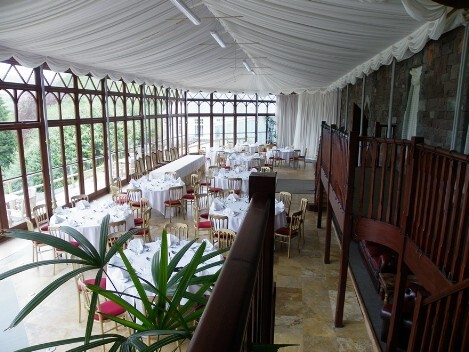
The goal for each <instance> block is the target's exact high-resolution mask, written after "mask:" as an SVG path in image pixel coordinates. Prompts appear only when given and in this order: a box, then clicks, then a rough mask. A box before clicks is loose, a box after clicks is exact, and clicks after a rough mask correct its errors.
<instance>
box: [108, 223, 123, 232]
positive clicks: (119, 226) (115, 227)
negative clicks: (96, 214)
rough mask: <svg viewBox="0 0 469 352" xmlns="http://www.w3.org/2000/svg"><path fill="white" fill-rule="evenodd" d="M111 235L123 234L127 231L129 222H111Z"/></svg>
mask: <svg viewBox="0 0 469 352" xmlns="http://www.w3.org/2000/svg"><path fill="white" fill-rule="evenodd" d="M108 228H109V233H112V232H121V231H126V230H127V222H126V221H125V220H119V221H112V222H109V226H108Z"/></svg>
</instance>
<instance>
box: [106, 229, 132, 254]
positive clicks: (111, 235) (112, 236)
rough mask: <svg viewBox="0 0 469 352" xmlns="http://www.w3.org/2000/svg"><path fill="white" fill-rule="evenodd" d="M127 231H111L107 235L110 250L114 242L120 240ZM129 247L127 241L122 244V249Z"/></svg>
mask: <svg viewBox="0 0 469 352" xmlns="http://www.w3.org/2000/svg"><path fill="white" fill-rule="evenodd" d="M126 233H127V231H116V232H110V233H108V235H107V249H108V250H109V249H110V248H111V247H112V246H114V244H115V243H116V242H117V241H118V240H119V238H120V237H121V236H122V235H124V234H126ZM126 248H127V243H123V244H122V249H126Z"/></svg>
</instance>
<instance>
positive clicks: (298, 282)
mask: <svg viewBox="0 0 469 352" xmlns="http://www.w3.org/2000/svg"><path fill="white" fill-rule="evenodd" d="M276 171H277V172H278V177H279V178H290V179H313V178H314V172H313V166H312V164H310V163H309V164H306V168H305V169H303V168H301V169H296V170H295V169H291V168H288V167H281V168H278V169H277V170H276ZM302 197H305V198H307V199H308V200H309V201H311V200H312V195H311V194H305V195H301V194H293V202H292V207H291V209H292V210H296V209H299V203H300V199H301V198H302ZM180 220H181V221H182V218H181V219H180ZM178 221H179V220H178ZM185 221H186V222H187V223H189V224H192V217H191V214H190V213H189V217H188V219H186V220H185ZM151 222H152V228H151V235H152V237H153V238H155V237H157V236H158V235H159V234H160V233H161V230H162V228H163V226H164V224H165V220H164V218H163V217H162V216H161V215H157V214H153V215H152V220H151ZM305 224H306V226H305V234H306V236H305V238H306V243H305V245H304V246H302V247H301V254H298V252H297V251H296V242H295V241H296V240H294V241H293V242H294V243H293V248H295V249H294V250H292V252H291V258H290V259H288V258H287V253H286V248H285V247H284V248H277V250H276V252H275V267H274V274H275V281H276V284H277V303H276V320H275V324H276V327H275V342H276V343H291V344H297V346H292V347H288V348H284V349H282V350H281V351H285V352H290V351H295V352H302V351H304V352H306V351H308V352H309V351H328V352H330V351H374V350H375V348H374V344H373V342H372V340H371V339H370V338H369V335H368V333H367V328H366V325H365V322H364V318H363V315H362V313H361V310H360V306H359V304H358V300H357V297H356V295H355V291H354V289H353V286H352V284H351V280H350V279H349V280H348V282H349V285H348V288H347V294H346V303H345V315H344V323H345V327H344V328H340V329H336V328H334V326H333V316H334V312H335V302H336V300H335V298H336V293H337V282H338V255H339V254H338V253H339V248H338V244H337V242H336V241H333V246H332V249H331V252H332V255H331V261H332V262H331V264H328V265H325V264H324V263H323V235H324V231H323V230H318V229H316V226H315V224H316V213H313V212H308V213H307V218H306V223H305ZM191 229H192V227H191ZM191 231H192V230H191ZM191 234H193V232H191ZM50 255H51V254H50V252H49V253H48V254H43V257H47V256H50ZM30 261H31V247H30V243H29V242H27V241H21V240H12V241H9V242H7V243H2V244H0V269H1V270H2V271H3V270H5V269H7V268H12V267H15V266H18V265H20V264H22V263H28V262H30ZM65 270H70V269H69V267H67V266H65V265H62V266H61V267H60V268H59V269H58V270H57V276H59V275H61V274H63V273H64V271H65ZM53 279H54V276H53V273H52V267H43V268H40V269H33V270H30V271H29V272H26V273H23V274H21V275H17V276H16V277H14V278H13V280H12V282H13V284H14V287H15V290H16V294H17V297H18V303H19V305H20V306H23V305H24V304H25V303H26V302H28V301H29V300H30V299H31V298H32V297H33V296H34V295H35V294H37V293H38V292H39V290H40V289H41V288H42V287H44V286H45V285H46V284H47V283H49V282H50V281H51V280H53ZM0 322H1V324H2V326H0V328H2V329H4V328H5V327H6V326H7V324H8V323H9V322H3V321H2V320H1V318H0ZM24 326H25V329H26V333H27V336H28V340H29V343H30V344H31V345H32V344H37V343H42V342H47V341H51V340H55V339H62V338H70V337H75V336H80V335H81V334H82V331H84V328H85V323H84V322H83V321H82V322H81V323H78V301H77V294H76V292H75V284H74V282H73V280H71V281H70V282H69V283H67V284H66V285H65V286H64V287H62V288H61V289H60V290H59V291H57V292H54V293H53V294H52V295H51V296H50V297H49V298H48V299H47V300H46V301H44V302H43V304H42V305H41V306H40V307H39V308H38V309H36V310H35V311H33V312H32V313H31V314H30V315H29V316H28V318H27V319H26V320H25V323H24ZM121 331H122V330H121ZM96 332H98V329H96ZM0 350H1V351H2V352H3V351H4V350H2V349H1V348H0ZM65 350H66V349H65V348H57V349H56V351H65ZM376 350H377V349H376ZM97 351H101V349H97ZM5 352H7V351H5Z"/></svg>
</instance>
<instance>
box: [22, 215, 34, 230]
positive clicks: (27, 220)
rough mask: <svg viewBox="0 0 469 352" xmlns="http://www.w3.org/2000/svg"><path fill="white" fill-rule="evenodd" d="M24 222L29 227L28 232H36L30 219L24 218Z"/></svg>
mask: <svg viewBox="0 0 469 352" xmlns="http://www.w3.org/2000/svg"><path fill="white" fill-rule="evenodd" d="M24 222H25V223H26V226H27V227H28V231H34V224H33V222H32V221H31V220H30V219H29V218H28V217H25V218H24Z"/></svg>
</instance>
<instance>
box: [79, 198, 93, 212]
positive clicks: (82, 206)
mask: <svg viewBox="0 0 469 352" xmlns="http://www.w3.org/2000/svg"><path fill="white" fill-rule="evenodd" d="M75 206H76V207H77V208H78V209H80V210H83V209H86V208H89V207H90V203H88V201H86V200H84V199H83V200H80V201H79V202H78V203H77V204H76V205H75Z"/></svg>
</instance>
